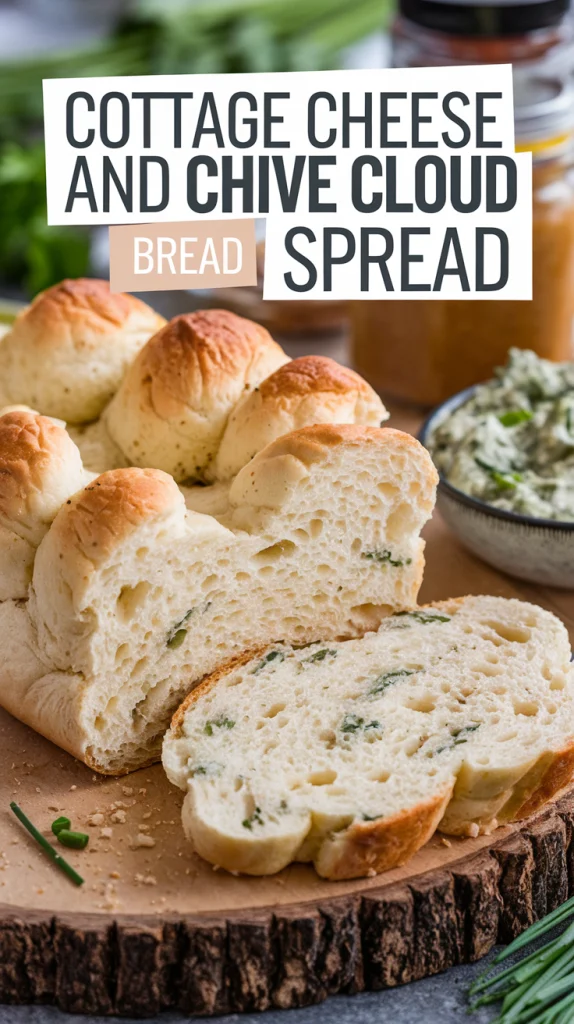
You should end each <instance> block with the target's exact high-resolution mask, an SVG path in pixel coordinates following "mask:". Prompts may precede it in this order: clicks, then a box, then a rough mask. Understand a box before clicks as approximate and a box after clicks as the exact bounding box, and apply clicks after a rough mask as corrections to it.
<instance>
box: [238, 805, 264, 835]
mask: <svg viewBox="0 0 574 1024" xmlns="http://www.w3.org/2000/svg"><path fill="white" fill-rule="evenodd" d="M241 824H242V825H243V828H246V829H249V831H250V832H252V831H253V825H254V824H255V825H263V816H262V813H261V808H260V807H256V808H255V810H254V811H253V814H250V815H249V817H248V818H245V820H244V821H242V822H241Z"/></svg>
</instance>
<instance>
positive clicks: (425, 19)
mask: <svg viewBox="0 0 574 1024" xmlns="http://www.w3.org/2000/svg"><path fill="white" fill-rule="evenodd" d="M573 49H574V21H573V19H572V15H571V9H570V0H537V2H536V0H535V2H533V3H531V2H528V0H526V2H525V0H522V2H520V0H518V2H517V0H491V2H490V3H488V2H487V3H482V4H477V3H475V2H468V0H458V2H451V0H399V13H398V15H397V17H396V19H395V22H394V25H393V29H392V63H393V65H394V66H395V67H443V66H444V65H452V64H513V65H515V66H516V65H519V64H532V63H534V62H536V63H537V64H538V65H539V70H540V63H541V62H543V63H544V70H545V71H552V72H554V73H564V72H565V73H569V72H570V71H571V70H572V67H573V60H572V53H573Z"/></svg>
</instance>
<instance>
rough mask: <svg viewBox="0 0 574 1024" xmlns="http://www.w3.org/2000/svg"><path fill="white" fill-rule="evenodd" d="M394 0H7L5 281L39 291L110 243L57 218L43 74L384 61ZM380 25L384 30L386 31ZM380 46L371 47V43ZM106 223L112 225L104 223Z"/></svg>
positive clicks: (0, 191)
mask: <svg viewBox="0 0 574 1024" xmlns="http://www.w3.org/2000/svg"><path fill="white" fill-rule="evenodd" d="M390 4H391V0H353V2H352V3H349V2H348V0H0V287H2V289H3V292H4V294H6V293H9V292H12V293H13V294H14V296H20V295H22V296H23V295H33V294H35V293H36V292H37V291H39V290H40V289H42V288H45V287H47V286H49V285H50V284H53V283H54V282H56V281H59V280H61V278H62V277H65V276H71V277H77V276H80V275H83V274H85V273H89V272H90V270H94V271H95V272H98V273H101V271H102V267H101V263H102V251H103V246H101V245H100V244H99V240H98V237H97V234H96V238H93V237H91V236H90V234H89V233H88V232H84V231H81V230H76V229H71V228H49V229H48V228H47V227H46V209H45V177H44V151H43V143H42V89H41V81H42V78H49V77H71V76H84V75H86V76H88V75H94V76H97V75H136V74H141V75H153V74H166V73H170V74H179V73H187V72H229V71H230V72H234V71H235V72H237V71H301V70H314V69H325V68H338V67H342V66H345V65H348V64H349V62H350V61H352V60H353V59H355V60H356V59H360V55H357V54H355V55H353V53H352V47H353V44H356V43H357V42H360V41H362V40H364V39H367V38H368V37H369V36H370V37H372V36H373V34H374V35H375V40H374V50H373V43H372V42H371V44H370V47H368V48H367V50H366V51H365V52H364V54H363V56H362V59H363V61H366V63H367V64H370V63H374V64H377V63H378V64H380V63H381V62H382V59H383V53H382V49H383V43H382V32H383V29H384V28H385V27H386V26H387V25H388V22H389V18H390V13H391V7H390ZM377 34H378V38H377ZM369 49H370V50H371V52H369ZM100 234H101V233H100Z"/></svg>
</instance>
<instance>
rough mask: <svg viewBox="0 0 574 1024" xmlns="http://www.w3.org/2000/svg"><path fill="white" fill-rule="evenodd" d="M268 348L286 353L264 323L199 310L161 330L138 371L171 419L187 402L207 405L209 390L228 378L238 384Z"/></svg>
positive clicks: (224, 312) (151, 398)
mask: <svg viewBox="0 0 574 1024" xmlns="http://www.w3.org/2000/svg"><path fill="white" fill-rule="evenodd" d="M266 349H267V350H275V349H276V350H277V354H278V356H281V354H282V350H281V348H280V346H279V345H277V344H276V342H274V341H273V338H272V337H271V335H270V334H269V333H268V331H266V330H265V328H264V327H260V326H259V324H256V323H253V321H252V320H245V319H244V318H243V317H240V316H236V314H235V313H230V312H228V311H227V310H220V309H206V310H199V311H198V312H196V313H184V314H183V315H181V316H176V317H174V319H173V320H170V322H169V323H168V324H166V325H165V327H164V328H163V329H162V330H161V331H158V333H157V334H155V335H154V337H153V338H151V339H150V340H149V342H148V343H147V345H146V346H145V348H144V349H143V350H142V352H141V354H140V356H139V358H138V360H137V361H136V363H135V364H134V369H133V374H136V373H137V376H138V377H139V380H140V383H141V385H142V386H144V387H146V388H147V394H148V401H149V404H150V405H151V406H152V407H153V408H154V409H155V410H156V412H157V413H158V415H160V416H162V417H166V418H169V417H171V416H174V415H175V416H176V415H177V414H178V412H179V411H180V409H181V407H182V405H183V406H185V405H191V406H193V407H198V408H199V407H201V405H202V399H203V393H204V390H205V389H213V391H214V393H216V392H217V388H218V387H221V386H224V385H225V382H226V380H228V379H230V380H232V381H233V382H234V383H235V382H236V380H237V377H238V375H241V373H242V369H243V368H244V367H248V366H249V365H250V364H251V363H252V361H253V360H254V358H256V357H257V355H258V354H259V353H260V352H262V351H264V350H266ZM285 358H286V357H285ZM130 376H132V374H130Z"/></svg>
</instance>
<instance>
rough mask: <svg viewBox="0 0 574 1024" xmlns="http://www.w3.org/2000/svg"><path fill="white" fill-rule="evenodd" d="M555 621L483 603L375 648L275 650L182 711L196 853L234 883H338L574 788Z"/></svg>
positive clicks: (388, 633) (186, 810)
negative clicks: (301, 864)
mask: <svg viewBox="0 0 574 1024" xmlns="http://www.w3.org/2000/svg"><path fill="white" fill-rule="evenodd" d="M570 653H571V652H570V644H569V640H568V635H567V632H566V629H565V628H564V626H563V625H562V623H561V622H560V621H559V620H558V619H557V618H556V617H555V616H553V615H552V614H550V613H549V612H546V611H543V610H542V609H540V608H537V607H535V606H533V605H530V604H525V603H522V602H520V601H516V600H506V599H504V598H497V597H468V598H464V599H460V600H457V601H450V602H443V603H440V604H436V605H433V606H426V607H424V608H419V609H416V610H414V611H412V612H409V613H402V614H398V615H394V616H392V617H390V618H386V619H385V620H384V621H383V622H382V624H381V626H380V627H379V629H378V631H377V632H372V633H368V634H367V635H366V636H365V637H364V638H363V639H357V640H347V641H344V642H334V641H332V640H329V641H327V642H326V641H321V642H319V643H314V644H311V645H308V644H307V645H305V646H299V645H297V646H293V645H289V644H274V645H273V646H270V647H265V648H262V649H260V650H258V651H257V652H255V653H252V654H251V655H246V656H244V657H243V658H241V659H239V660H238V661H236V662H235V663H231V664H230V665H229V666H227V667H225V668H223V669H221V670H220V671H218V672H216V673H215V674H214V675H213V676H212V677H210V678H208V679H207V680H205V681H204V682H203V683H202V684H201V686H199V687H198V688H197V689H196V690H195V691H194V692H193V693H191V694H190V696H189V698H188V699H187V701H186V702H185V703H184V704H183V705H182V707H181V708H180V710H179V711H178V713H177V714H176V716H175V718H174V721H173V723H172V727H171V730H170V732H169V733H168V734H167V736H166V739H165V742H164V749H163V763H164V767H165V769H166V772H167V774H168V776H169V778H170V780H171V781H172V782H174V783H175V784H176V785H178V786H180V787H181V788H182V789H184V790H185V791H186V796H185V800H184V805H183V814H182V817H183V825H184V829H185V832H186V834H187V836H188V837H189V839H190V840H191V841H192V843H193V845H194V847H195V849H196V851H197V852H198V853H199V854H200V855H201V856H203V857H204V858H205V859H207V860H208V861H210V862H212V863H214V864H218V865H220V866H221V867H224V868H226V869H227V870H229V871H240V872H245V873H248V874H255V875H258V874H271V873H274V872H276V871H279V870H281V869H282V868H284V867H285V866H286V865H287V864H289V863H290V862H291V861H311V862H313V863H314V865H315V867H316V869H317V871H318V873H319V874H320V875H322V876H324V877H326V878H331V879H343V878H354V877H360V876H363V875H372V874H373V873H375V872H377V873H378V872H380V871H384V870H387V869H389V868H392V867H394V866H396V865H398V864H401V863H403V862H404V861H405V860H407V859H408V858H409V857H410V856H412V854H413V853H414V852H415V851H416V850H417V849H418V848H419V847H420V846H422V845H423V843H424V842H426V841H427V840H428V839H429V838H430V836H431V835H432V834H433V832H434V831H435V829H436V828H437V827H438V828H439V829H440V830H441V831H442V832H445V833H448V834H451V835H477V834H479V832H488V831H490V830H492V828H494V827H495V826H496V824H497V823H498V824H502V823H505V822H508V821H512V820H515V819H518V818H520V817H523V816H525V815H526V814H529V813H531V812H532V811H534V810H536V809H537V808H538V807H539V806H541V805H542V804H544V803H545V802H546V801H547V800H548V799H550V798H551V797H552V796H553V795H554V793H555V792H556V791H558V790H559V789H561V788H562V787H564V786H565V785H566V784H567V783H568V782H569V781H570V780H571V778H572V774H573V771H574V736H573V730H574V670H573V668H572V666H571V664H570Z"/></svg>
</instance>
